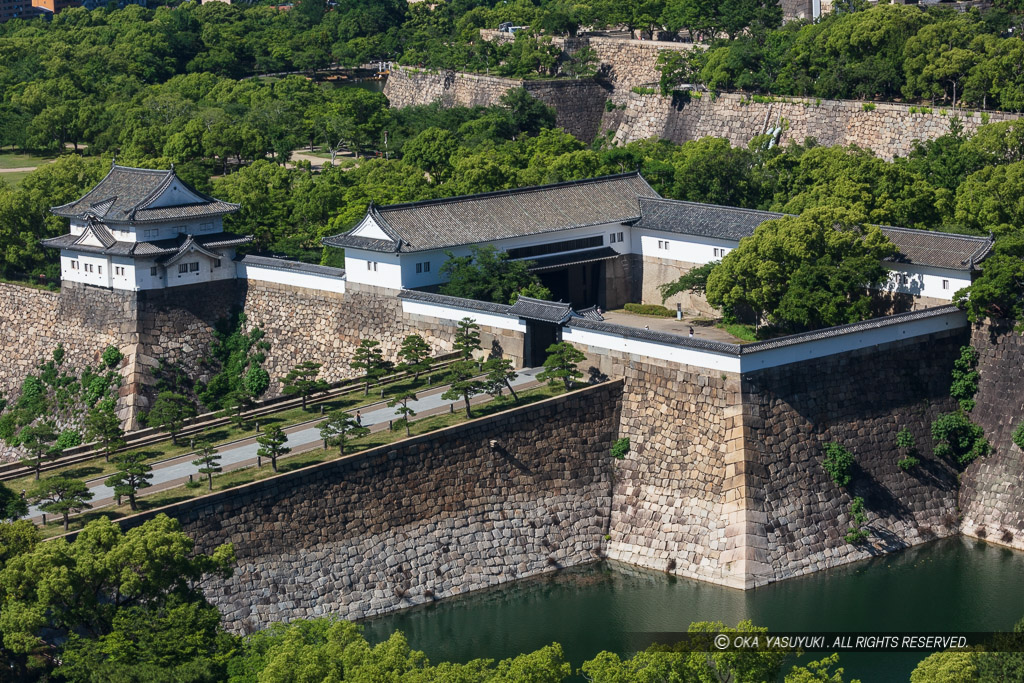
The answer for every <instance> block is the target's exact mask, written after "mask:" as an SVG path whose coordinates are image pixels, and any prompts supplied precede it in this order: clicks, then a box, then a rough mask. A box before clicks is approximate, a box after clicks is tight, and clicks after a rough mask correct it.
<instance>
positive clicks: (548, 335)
mask: <svg viewBox="0 0 1024 683" xmlns="http://www.w3.org/2000/svg"><path fill="white" fill-rule="evenodd" d="M561 333H562V326H561V325H559V324H558V323H550V322H543V321H540V320H527V321H526V340H525V341H526V343H525V344H524V348H523V365H525V366H526V367H528V368H535V367H539V366H541V365H544V361H546V360H547V359H548V347H549V346H551V345H552V344H556V343H558V341H559V337H561V336H562V335H561Z"/></svg>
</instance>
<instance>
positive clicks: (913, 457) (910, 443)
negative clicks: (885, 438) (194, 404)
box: [896, 429, 921, 472]
mask: <svg viewBox="0 0 1024 683" xmlns="http://www.w3.org/2000/svg"><path fill="white" fill-rule="evenodd" d="M896 446H897V447H898V448H899V449H900V450H902V451H903V453H902V455H903V457H902V458H900V459H899V460H897V461H896V466H897V467H899V468H900V469H901V470H903V471H904V472H909V471H910V470H912V469H914V468H915V467H917V466H918V465H919V464H921V461H920V460H919V459H918V458H917V441H916V440H915V439H914V435H913V434H911V433H910V430H909V429H901V430H900V431H899V433H898V434H896Z"/></svg>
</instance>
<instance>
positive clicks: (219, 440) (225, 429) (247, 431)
mask: <svg viewBox="0 0 1024 683" xmlns="http://www.w3.org/2000/svg"><path fill="white" fill-rule="evenodd" d="M435 374H436V375H437V377H436V378H435V377H434V375H435ZM443 378H444V374H443V373H431V372H427V373H424V374H423V375H422V376H421V377H420V381H419V383H417V382H416V381H415V380H413V379H411V378H410V379H402V380H399V381H397V382H392V383H390V384H387V385H385V387H384V389H385V392H384V396H385V398H387V396H389V395H393V394H396V393H399V392H401V391H405V390H407V389H412V390H415V391H428V390H429V389H430V388H432V387H437V386H441V384H443ZM314 400H315V399H314ZM380 400H381V396H380V387H377V388H376V389H371V390H370V395H369V396H364V395H363V393H362V391H361V390H355V391H353V392H352V393H347V394H343V395H341V396H338V397H336V398H332V399H330V400H327V401H320V402H318V403H312V402H310V405H309V409H308V410H305V411H304V410H302V408H292V409H290V410H286V411H283V412H280V413H274V414H273V415H264V416H263V417H260V418H259V421H260V426H261V428H262V427H266V426H268V425H279V426H281V427H288V426H290V425H294V424H297V423H299V422H305V421H307V420H312V419H315V418H317V417H318V416H319V413H320V406H321V405H322V406H324V410H325V411H326V412H331V411H332V410H355V409H356V408H361V407H362V406H365V405H368V404H370V403H377V402H379V401H380ZM255 435H256V429H255V424H254V423H253V422H252V420H249V421H247V422H246V423H245V424H244V425H242V426H237V425H233V424H229V425H222V426H220V427H212V428H210V429H208V430H206V431H204V432H203V433H202V436H203V437H204V438H208V439H210V440H211V441H212V442H213V443H214V444H223V443H227V442H229V441H237V440H238V439H244V438H246V437H249V436H255ZM198 437H199V435H195V436H190V437H182V438H181V439H180V440H181V442H182V443H181V444H174V443H173V442H171V441H166V442H164V443H160V444H154V445H152V446H144V447H142V448H138V449H136V450H137V451H138V452H139V453H143V454H145V456H146V460H147V461H149V462H157V461H161V460H167V459H168V458H173V457H176V456H179V455H185V454H186V453H191V452H192V449H191V448H190V446H189V439H192V438H198ZM116 470H117V468H116V467H114V464H113V463H109V462H106V461H104V459H103V456H98V457H96V458H94V459H93V460H90V461H88V462H82V463H77V464H75V465H68V466H67V467H61V468H58V469H55V470H49V471H45V472H43V475H42V476H43V477H52V476H54V475H56V474H60V475H63V476H65V477H72V478H74V479H83V480H88V479H95V478H96V477H102V476H104V475H110V474H113V473H114V472H115V471H116ZM34 482H35V476H34V475H31V474H30V475H28V476H25V477H20V478H18V479H10V480H8V481H5V482H3V484H4V485H5V486H7V488H9V489H11V490H12V491H21V490H23V489H29V488H31V486H32V484H33V483H34Z"/></svg>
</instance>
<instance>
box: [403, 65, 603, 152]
mask: <svg viewBox="0 0 1024 683" xmlns="http://www.w3.org/2000/svg"><path fill="white" fill-rule="evenodd" d="M516 88H524V89H526V91H527V92H529V93H530V94H531V95H533V96H534V97H536V98H537V99H539V100H540V101H541V102H544V103H545V104H547V105H550V106H552V107H554V108H555V110H556V112H557V115H556V119H555V123H556V124H557V125H558V126H560V127H562V128H564V129H565V130H566V131H568V132H570V133H572V134H573V135H575V136H576V137H578V138H580V139H581V140H586V141H590V140H593V139H594V136H595V135H596V134H597V129H598V125H599V124H600V122H601V116H602V115H603V113H604V102H605V99H606V91H605V89H604V88H603V87H602V86H601V85H600V84H599V83H597V82H595V81H593V80H589V79H581V80H569V79H565V80H519V79H513V78H501V77H498V76H483V75H479V74H469V73H461V72H457V71H423V70H418V69H412V68H401V67H396V68H395V69H393V70H392V72H391V74H390V75H389V76H388V80H387V83H386V84H385V86H384V94H385V95H386V96H387V98H388V101H389V102H390V103H391V106H393V107H399V108H400V107H408V106H413V105H420V104H431V103H432V102H440V103H441V104H442V105H443V106H445V107H490V106H494V105H497V104H499V103H500V102H501V96H502V95H504V94H505V93H506V92H508V91H509V90H514V89H516Z"/></svg>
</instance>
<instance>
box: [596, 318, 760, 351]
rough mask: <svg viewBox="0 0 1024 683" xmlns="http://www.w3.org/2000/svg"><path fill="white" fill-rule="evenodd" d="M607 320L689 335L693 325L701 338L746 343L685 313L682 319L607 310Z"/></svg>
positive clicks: (696, 334) (630, 325) (627, 325)
mask: <svg viewBox="0 0 1024 683" xmlns="http://www.w3.org/2000/svg"><path fill="white" fill-rule="evenodd" d="M601 315H603V316H604V319H605V320H606V321H607V322H610V323H612V324H614V325H625V326H626V327H637V328H641V329H643V328H647V329H649V330H652V331H654V332H667V333H669V334H678V335H681V336H683V337H687V336H689V334H690V327H691V326H692V327H693V336H694V337H697V338H699V339H708V340H710V341H720V342H726V343H727V344H744V343H746V342H744V341H743V340H742V339H737V338H736V337H734V336H732V335H731V334H729V333H728V332H726V331H725V330H722V329H719V328H717V327H710V326H702V325H693V324H692V321H693V320H695V319H696V317H695V316H688V315H686V314H685V313H684V314H683V319H682V320H676V319H675V317H672V318H659V317H657V316H653V315H636V314H635V313H627V312H625V311H605V312H603V313H601Z"/></svg>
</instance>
